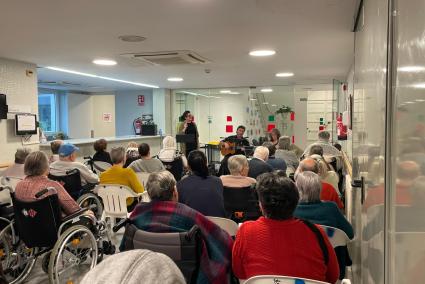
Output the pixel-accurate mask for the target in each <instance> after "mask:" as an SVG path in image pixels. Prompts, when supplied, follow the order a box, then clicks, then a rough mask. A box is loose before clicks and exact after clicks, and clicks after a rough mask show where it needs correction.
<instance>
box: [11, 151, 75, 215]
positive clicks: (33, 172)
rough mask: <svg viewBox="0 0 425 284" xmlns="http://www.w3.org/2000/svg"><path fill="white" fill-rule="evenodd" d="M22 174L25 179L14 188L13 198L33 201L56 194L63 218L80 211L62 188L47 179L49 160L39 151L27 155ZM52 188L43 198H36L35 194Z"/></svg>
mask: <svg viewBox="0 0 425 284" xmlns="http://www.w3.org/2000/svg"><path fill="white" fill-rule="evenodd" d="M24 172H25V175H26V178H25V179H24V180H22V181H20V182H19V183H18V185H17V186H16V188H15V197H16V198H17V199H19V200H22V201H34V200H37V199H41V198H44V197H46V196H48V195H51V194H55V193H57V194H58V198H59V205H60V207H61V210H62V213H63V215H64V216H66V215H70V214H72V213H74V212H75V211H78V210H79V209H80V206H78V204H77V202H75V200H74V199H72V197H71V196H70V195H69V194H68V192H66V190H65V189H64V188H63V186H62V185H61V184H60V183H58V182H56V181H52V180H50V179H48V178H47V175H48V174H49V159H48V158H47V155H46V154H45V153H43V152H41V151H36V152H33V153H31V154H29V155H28V157H27V158H26V160H25V165H24ZM49 187H52V188H54V189H55V191H53V190H49V191H48V192H47V193H45V194H44V195H43V196H41V197H39V198H36V197H35V194H36V193H38V192H40V191H41V190H43V189H46V188H49Z"/></svg>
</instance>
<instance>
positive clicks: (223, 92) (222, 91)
mask: <svg viewBox="0 0 425 284" xmlns="http://www.w3.org/2000/svg"><path fill="white" fill-rule="evenodd" d="M231 92H232V91H230V90H221V91H220V93H221V94H230V93H231Z"/></svg>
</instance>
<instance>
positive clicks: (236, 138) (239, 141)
mask: <svg viewBox="0 0 425 284" xmlns="http://www.w3.org/2000/svg"><path fill="white" fill-rule="evenodd" d="M245 130H246V128H245V126H243V125H239V126H238V128H237V129H236V135H231V136H229V137H227V138H225V139H224V140H223V142H230V143H235V146H236V150H235V154H236V155H245V150H244V149H243V147H244V146H249V142H248V140H247V139H246V138H244V137H243V135H244V134H245ZM224 145H225V147H229V144H228V143H224Z"/></svg>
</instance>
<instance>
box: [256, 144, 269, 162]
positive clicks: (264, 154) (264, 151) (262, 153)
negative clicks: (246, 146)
mask: <svg viewBox="0 0 425 284" xmlns="http://www.w3.org/2000/svg"><path fill="white" fill-rule="evenodd" d="M254 158H257V159H261V160H263V161H266V160H267V159H268V158H269V149H268V148H267V147H264V146H258V147H257V148H255V151H254Z"/></svg>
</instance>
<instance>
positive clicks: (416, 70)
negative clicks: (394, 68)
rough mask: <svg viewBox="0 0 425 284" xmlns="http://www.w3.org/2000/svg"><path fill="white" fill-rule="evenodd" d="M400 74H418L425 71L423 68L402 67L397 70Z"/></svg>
mask: <svg viewBox="0 0 425 284" xmlns="http://www.w3.org/2000/svg"><path fill="white" fill-rule="evenodd" d="M398 71H400V72H420V71H425V67H424V66H402V67H399V68H398Z"/></svg>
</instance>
